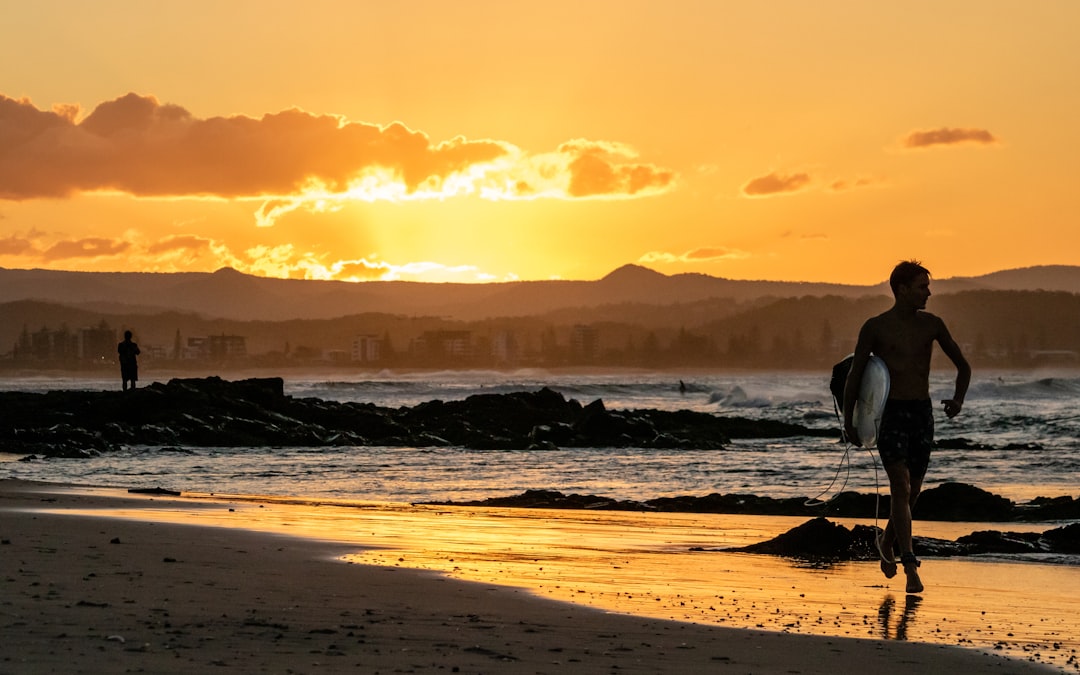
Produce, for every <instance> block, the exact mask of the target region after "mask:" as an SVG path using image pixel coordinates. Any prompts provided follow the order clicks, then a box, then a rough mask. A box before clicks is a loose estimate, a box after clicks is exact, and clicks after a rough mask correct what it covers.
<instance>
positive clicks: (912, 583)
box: [904, 568, 923, 593]
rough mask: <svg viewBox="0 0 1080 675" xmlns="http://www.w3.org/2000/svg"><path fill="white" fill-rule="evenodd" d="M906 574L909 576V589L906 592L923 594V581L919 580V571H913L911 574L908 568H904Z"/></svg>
mask: <svg viewBox="0 0 1080 675" xmlns="http://www.w3.org/2000/svg"><path fill="white" fill-rule="evenodd" d="M904 574H907V588H905V589H904V590H906V591H907V592H908V593H922V592H923V585H922V579H920V578H919V573H918V571H916V570H914V569H913V570H911V571H910V572H909V571H908V570H907V568H904Z"/></svg>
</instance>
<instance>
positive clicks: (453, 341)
mask: <svg viewBox="0 0 1080 675" xmlns="http://www.w3.org/2000/svg"><path fill="white" fill-rule="evenodd" d="M412 347H413V353H414V354H416V355H417V356H420V357H423V358H449V359H454V358H465V357H467V356H471V355H472V332H471V331H467V330H429V331H425V332H424V333H423V334H422V335H421V336H420V337H418V338H416V339H415V340H413V343H412Z"/></svg>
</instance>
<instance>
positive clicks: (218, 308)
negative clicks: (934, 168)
mask: <svg viewBox="0 0 1080 675" xmlns="http://www.w3.org/2000/svg"><path fill="white" fill-rule="evenodd" d="M1036 289H1041V290H1053V291H1066V292H1069V293H1078V292H1080V267H1066V266H1046V267H1030V268H1025V269H1017V270H1007V271H1001V272H995V273H993V274H988V275H985V276H981V277H958V278H954V279H937V280H935V281H934V291H935V293H937V294H941V293H956V292H960V291H965V290H1036ZM874 295H889V290H888V286H887V284H885V283H880V284H876V285H873V286H858V285H844V284H827V283H809V282H806V283H799V282H781V281H736V280H731V279H724V278H721V277H711V276H707V275H704V274H676V275H665V274H661V273H659V272H655V271H653V270H650V269H647V268H645V267H641V266H638V265H625V266H623V267H620V268H618V269H616V270H615V271H613V272H611V273H610V274H608V275H607V276H605V277H603V278H602V279H599V280H595V281H517V282H502V283H489V284H447V283H440V284H432V283H417V282H406V281H373V282H364V283H349V282H342V281H306V280H295V279H270V278H265V277H256V276H251V275H247V274H243V273H240V272H237V271H236V270H233V269H229V268H224V269H221V270H218V271H217V272H213V273H201V272H186V273H177V274H157V273H142V272H65V271H53V270H40V269H32V270H19V269H4V268H0V303H8V302H15V301H20V300H37V301H43V302H52V303H60V304H64V305H69V306H73V307H79V308H82V309H85V310H94V311H98V312H106V313H110V314H140V315H150V314H154V313H160V312H166V311H175V312H183V313H194V314H198V315H199V316H201V317H203V318H205V319H226V320H233V321H288V320H293V319H332V318H337V317H342V316H353V315H357V314H364V313H385V314H395V315H401V316H431V317H442V318H444V319H451V320H458V321H477V320H482V319H489V318H495V317H527V316H537V315H542V314H547V313H550V312H556V311H560V310H571V309H582V308H599V307H607V306H611V305H619V304H626V303H632V304H638V305H664V306H666V305H674V304H689V303H695V302H701V301H706V300H719V299H723V300H726V301H731V302H734V303H737V304H746V303H754V302H759V301H762V300H764V299H778V298H792V297H806V296H813V297H824V296H839V297H843V298H859V297H864V296H874Z"/></svg>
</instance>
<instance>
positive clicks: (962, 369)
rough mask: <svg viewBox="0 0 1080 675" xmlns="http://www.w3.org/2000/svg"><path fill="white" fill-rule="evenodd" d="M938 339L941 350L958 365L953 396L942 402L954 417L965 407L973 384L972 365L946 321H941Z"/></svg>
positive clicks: (947, 412)
mask: <svg viewBox="0 0 1080 675" xmlns="http://www.w3.org/2000/svg"><path fill="white" fill-rule="evenodd" d="M937 341H938V344H939V345H941V351H943V352H945V355H946V356H948V357H949V360H951V361H952V362H953V365H954V366H956V386H955V388H954V389H953V397H952V398H950V399H945V400H944V401H942V402H941V403H942V405H944V406H945V415H946V416H947V417H949V418H952V417H956V416H957V415H959V414H960V410H961V409H962V408H963V407H964V397H965V396H967V390H968V385H970V384H971V365H970V364H968V362H967V359H965V358H964V354H963V352H961V351H960V345H958V344H956V340H953V337H952V335H951V334H950V333H949V329H948V328H947V327H946V326H945V323H944V322H942V323H941V328H940V332H939V333H938V338H937Z"/></svg>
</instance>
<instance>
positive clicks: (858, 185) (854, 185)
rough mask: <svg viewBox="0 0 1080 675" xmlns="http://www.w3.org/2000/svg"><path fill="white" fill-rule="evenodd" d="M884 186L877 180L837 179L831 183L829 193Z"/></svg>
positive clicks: (863, 178)
mask: <svg viewBox="0 0 1080 675" xmlns="http://www.w3.org/2000/svg"><path fill="white" fill-rule="evenodd" d="M883 184H884V181H882V180H879V179H877V178H865V177H862V178H837V179H836V180H834V181H832V182H831V183H829V187H828V190H829V192H850V191H852V190H861V189H862V188H870V187H878V186H881V185H883Z"/></svg>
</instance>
